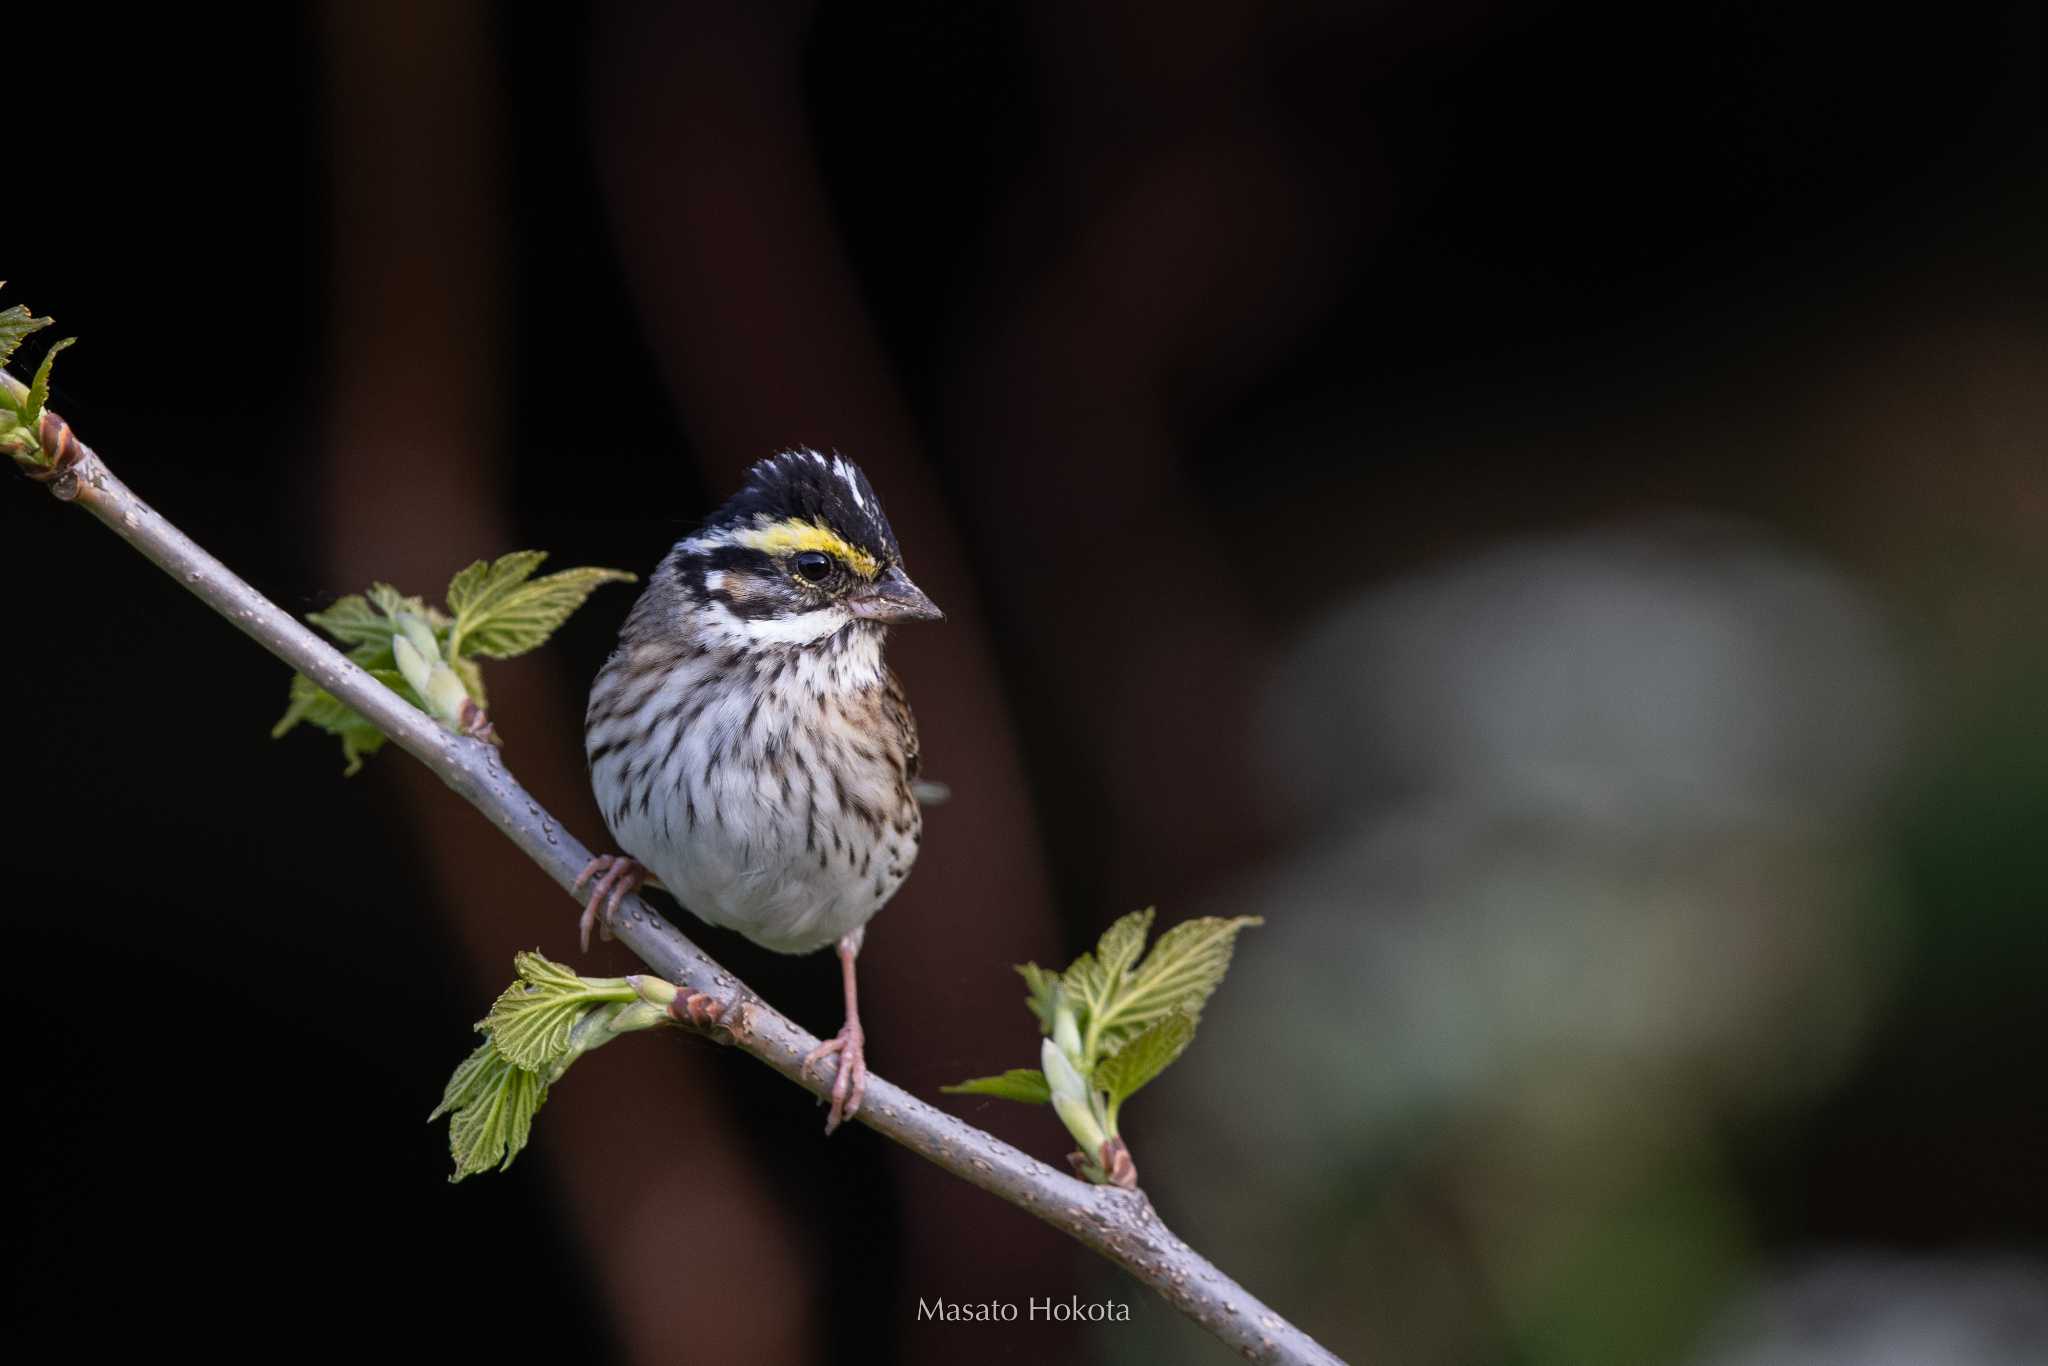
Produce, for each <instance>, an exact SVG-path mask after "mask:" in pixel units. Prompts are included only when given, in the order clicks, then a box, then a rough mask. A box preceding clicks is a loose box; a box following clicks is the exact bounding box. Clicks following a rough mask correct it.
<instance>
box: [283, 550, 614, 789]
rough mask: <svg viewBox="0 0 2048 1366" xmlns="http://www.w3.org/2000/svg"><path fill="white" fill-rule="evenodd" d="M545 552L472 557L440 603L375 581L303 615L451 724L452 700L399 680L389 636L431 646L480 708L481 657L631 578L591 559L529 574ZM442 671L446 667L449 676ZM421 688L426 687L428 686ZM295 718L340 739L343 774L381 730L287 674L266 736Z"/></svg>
mask: <svg viewBox="0 0 2048 1366" xmlns="http://www.w3.org/2000/svg"><path fill="white" fill-rule="evenodd" d="M546 559H547V552H546V551H544V550H518V551H514V552H513V553H511V554H509V555H501V556H499V557H498V559H496V560H495V561H485V560H478V561H477V562H476V563H474V564H472V565H470V566H469V567H468V568H466V569H464V570H462V571H461V572H460V573H458V574H457V575H456V576H455V577H454V579H452V580H451V581H450V582H449V584H448V597H447V608H446V610H445V611H444V610H442V609H440V608H436V607H430V606H428V605H427V603H426V602H425V600H424V599H422V598H419V597H408V596H406V595H404V594H402V593H400V592H399V591H398V590H397V589H396V588H393V587H392V586H391V585H390V584H386V583H378V584H372V585H371V586H370V590H369V592H367V593H351V594H349V595H348V596H347V597H345V598H342V599H341V600H340V601H338V602H336V603H335V604H334V605H333V606H331V607H329V608H327V609H326V610H324V611H319V612H312V613H309V614H308V615H307V617H306V620H307V621H309V622H311V623H312V624H313V625H315V626H317V627H319V628H320V629H321V630H323V631H325V632H327V634H328V635H330V636H332V637H334V639H335V640H336V641H338V642H339V643H340V644H341V645H342V646H343V647H344V648H345V649H346V650H347V652H348V657H349V658H350V659H352V660H354V661H355V662H356V663H357V664H359V665H361V666H362V667H363V668H364V669H365V670H367V671H368V672H369V673H370V675H371V676H372V677H374V678H375V679H376V680H377V681H378V682H380V683H382V684H383V685H384V686H385V687H387V688H390V689H391V690H392V691H393V692H396V693H397V694H398V695H399V696H400V697H403V698H404V699H405V700H406V701H407V702H410V703H411V704H412V705H413V706H415V707H418V708H420V709H421V710H422V711H426V712H428V713H430V714H432V715H435V716H439V717H440V718H441V719H442V720H443V721H444V722H446V723H447V724H449V725H451V726H453V725H455V724H456V717H455V716H454V715H453V714H451V712H452V709H451V708H449V707H447V706H445V705H440V704H441V703H443V702H444V701H445V699H444V698H443V697H441V696H439V695H430V696H423V695H422V688H421V687H416V686H414V683H413V682H412V681H411V680H409V679H408V677H407V675H406V672H405V670H404V668H402V667H401V665H402V663H405V662H408V661H402V660H401V659H400V657H399V647H398V645H397V641H398V640H400V639H405V640H407V641H408V643H409V644H428V645H430V646H431V647H432V650H431V653H432V658H431V659H429V660H427V661H425V664H426V667H427V668H428V669H430V670H433V671H434V673H433V677H436V678H439V679H440V681H441V682H444V683H447V684H448V688H449V690H451V691H453V692H455V693H456V694H457V695H458V696H462V697H467V698H468V699H469V700H470V701H471V702H472V703H474V704H475V708H476V710H477V711H478V712H479V713H480V712H481V711H482V709H483V708H485V707H486V706H488V705H489V702H488V698H487V696H486V693H485V691H484V675H483V667H482V665H481V663H480V661H482V660H486V659H512V658H514V657H515V656H518V655H523V654H525V653H526V652H527V651H529V650H532V649H535V648H537V647H539V646H540V645H542V644H543V643H545V642H546V641H547V639H548V637H549V636H551V635H553V634H554V633H555V631H556V630H557V629H558V628H560V626H561V625H562V623H563V622H565V621H567V620H568V619H569V617H570V615H571V614H572V613H573V612H575V611H576V609H577V608H579V607H581V606H582V605H583V603H584V601H585V599H587V598H589V596H590V595H591V593H593V592H594V591H596V589H597V588H598V587H599V586H600V585H602V584H606V583H631V582H633V581H634V580H633V575H631V574H628V573H626V572H624V571H623V570H618V569H593V568H579V569H564V570H560V571H559V572H557V573H553V574H547V575H543V576H542V577H540V578H537V579H536V578H534V577H533V574H534V571H535V570H537V569H539V568H540V565H541V562H542V561H544V560H546ZM408 619H410V622H411V623H412V629H411V630H410V631H408ZM422 627H423V628H424V632H422V629H421V628H422ZM429 635H430V636H431V639H428V638H427V637H428V636H429ZM441 670H446V671H447V672H448V673H449V674H452V675H453V679H452V681H451V680H449V679H448V678H446V677H445V676H442V675H441V673H440V671H441ZM428 691H429V692H430V693H432V692H433V690H432V689H431V687H429V689H428ZM300 722H305V723H306V724H308V725H312V726H315V727H317V728H318V729H320V730H324V731H326V732H327V733H328V734H329V735H332V736H335V737H336V738H337V739H339V740H340V741H341V753H342V758H343V760H344V761H345V763H346V765H347V767H346V768H345V769H344V770H343V771H344V772H345V773H349V774H353V773H355V772H356V771H357V770H359V769H360V768H361V767H362V766H363V759H364V758H365V757H366V756H368V755H371V754H374V753H376V752H377V751H378V750H379V749H381V748H382V747H383V745H384V734H383V732H382V731H380V730H378V729H377V728H376V727H375V726H374V725H372V724H371V723H370V722H369V721H368V720H367V719H365V718H364V717H363V716H362V715H361V714H360V713H358V712H357V711H355V710H354V709H353V708H351V707H350V706H349V705H348V704H347V703H345V702H343V701H342V700H341V699H339V698H337V697H336V696H334V694H332V693H330V692H328V691H327V690H326V689H325V688H322V687H321V686H320V685H319V684H317V683H315V682H314V681H313V680H312V679H310V678H307V677H306V676H305V675H304V674H294V675H293V676H292V682H291V693H290V699H289V702H288V704H287V705H286V707H285V713H284V715H283V716H282V717H280V718H279V719H278V722H277V724H276V725H275V726H273V727H271V730H270V733H271V736H272V737H273V738H275V737H277V736H281V735H284V734H285V733H286V732H288V731H290V730H292V729H293V728H294V727H296V726H297V725H299V723H300Z"/></svg>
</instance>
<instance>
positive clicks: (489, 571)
mask: <svg viewBox="0 0 2048 1366" xmlns="http://www.w3.org/2000/svg"><path fill="white" fill-rule="evenodd" d="M547 557H548V552H547V551H545V550H515V551H513V552H512V553H511V554H509V555H500V556H499V557H498V558H497V560H496V562H495V563H489V564H487V563H485V562H484V561H482V560H478V561H477V562H476V563H475V564H473V565H471V566H469V567H468V568H467V569H464V570H463V571H461V572H460V573H458V574H457V575H456V576H455V577H454V578H453V579H451V580H449V582H448V610H449V611H451V612H453V613H454V614H455V617H456V619H457V620H458V621H459V620H461V619H462V618H463V617H464V616H466V615H469V614H472V613H476V612H488V611H489V610H490V609H491V608H492V607H493V606H495V605H496V604H497V603H499V602H501V601H503V600H504V598H505V595H506V594H508V593H510V592H512V591H513V590H514V589H516V588H518V587H519V585H520V584H522V583H525V582H526V581H527V580H528V579H530V578H532V577H533V571H534V570H536V569H538V568H540V566H541V562H542V561H543V560H545V559H547Z"/></svg>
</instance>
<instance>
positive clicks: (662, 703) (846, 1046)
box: [585, 451, 939, 1126]
mask: <svg viewBox="0 0 2048 1366" xmlns="http://www.w3.org/2000/svg"><path fill="white" fill-rule="evenodd" d="M938 615H939V613H938V609H937V608H936V607H935V606H933V605H932V603H931V601H930V599H928V598H926V597H925V595H924V594H923V593H922V592H920V591H919V590H918V589H917V587H916V586H915V585H914V584H912V583H911V582H910V580H909V578H908V577H906V576H905V574H904V572H903V568H902V555H901V552H900V550H899V549H898V547H897V544H896V538H895V535H894V533H893V532H892V531H891V530H890V528H889V523H888V519H887V517H886V516H885V515H884V513H883V511H882V506H881V503H880V500H879V499H877V498H876V497H875V493H874V490H873V488H871V487H870V486H869V484H868V481H867V479H866V477H865V476H864V475H863V474H862V473H861V472H860V470H859V468H858V467H857V466H855V465H854V464H853V463H852V462H850V461H848V460H846V459H844V458H843V457H840V456H837V455H833V456H825V455H820V454H818V453H816V452H813V451H791V452H786V453H784V454H782V455H779V456H776V457H774V458H773V459H770V460H764V461H762V462H760V463H759V464H757V465H755V466H754V468H753V469H752V470H751V471H750V472H749V474H748V476H747V482H746V485H745V487H744V488H743V489H742V490H741V491H740V492H739V493H738V494H737V495H736V496H735V497H734V498H733V499H732V500H731V501H730V502H728V503H727V504H726V505H725V506H724V507H723V508H721V509H720V510H719V511H718V512H717V513H716V514H715V515H714V516H713V517H712V518H711V519H710V520H709V521H708V522H707V523H706V524H705V525H704V527H703V528H702V529H701V530H699V531H697V532H696V533H695V534H693V535H691V536H690V537H688V538H686V539H685V540H683V541H681V542H679V543H678V544H677V545H676V546H675V547H674V549H672V550H671V551H670V552H669V554H668V556H667V558H666V559H664V560H663V561H662V563H661V567H660V568H659V569H657V570H656V571H655V573H654V575H653V577H652V579H651V580H650V582H649V583H648V586H647V589H646V591H645V592H644V593H642V595H641V597H640V600H639V601H638V602H637V603H636V604H635V605H634V607H633V610H632V612H631V613H630V614H629V615H628V616H627V618H626V623H625V626H624V627H623V628H622V629H621V631H620V633H619V646H618V649H617V650H615V651H614V652H613V654H612V656H611V658H610V659H609V660H607V661H606V663H605V666H604V668H603V669H602V670H601V671H600V672H599V674H598V676H597V680H596V682H595V684H594V685H593V686H592V688H591V693H590V707H589V711H588V713H587V717H586V724H585V750H586V753H587V755H588V757H589V760H590V774H591V783H592V785H593V787H594V789H595V791H596V794H597V800H598V805H599V806H600V808H601V809H602V811H603V814H604V819H605V823H606V825H607V826H609V828H610V829H611V832H612V836H613V838H614V839H616V840H617V841H618V844H619V847H620V848H621V849H623V850H624V851H625V853H626V854H627V855H629V856H630V861H629V860H612V859H606V860H599V865H602V871H603V873H604V877H603V878H602V879H601V882H600V887H599V891H598V893H597V895H596V896H594V897H593V899H592V903H591V910H590V913H589V914H588V915H587V916H586V920H585V929H586V933H587V931H588V928H589V925H590V924H591V923H592V921H593V920H597V919H601V916H600V915H599V911H600V907H599V902H600V901H605V902H608V903H609V904H610V905H611V906H616V903H617V899H618V897H619V896H621V895H623V890H624V888H625V887H627V886H631V885H634V884H636V883H637V882H639V881H641V880H644V879H645V878H646V877H647V876H648V875H650V874H651V876H652V877H654V878H658V879H659V880H660V882H661V884H662V886H663V887H664V888H665V889H666V890H668V891H669V892H671V893H672V894H673V895H674V896H675V897H676V899H677V900H678V901H679V902H681V904H682V905H684V906H685V907H687V908H689V910H691V911H692V912H694V913H695V914H696V915H697V916H699V917H700V918H702V919H703V920H705V921H708V922H709V923H711V924H713V925H720V926H724V927H726V928H728V929H733V930H737V931H739V932H740V933H741V934H744V935H745V936H747V937H748V938H749V939H752V940H753V941H754V942H756V943H758V944H762V945H764V946H766V947H768V948H771V949H776V950H779V951H781V952H784V953H808V952H811V951H813V950H815V949H819V948H822V947H824V946H825V945H827V944H832V943H835V942H836V943H838V944H839V945H840V952H841V958H842V960H843V962H844V964H845V973H846V984H847V995H848V1000H847V1008H848V1022H847V1029H846V1030H843V1031H842V1032H841V1035H840V1037H839V1038H838V1039H836V1040H834V1041H832V1042H831V1043H828V1044H827V1045H825V1046H824V1048H823V1049H822V1050H821V1052H837V1053H839V1054H840V1058H841V1063H840V1068H839V1077H838V1079H837V1083H838V1084H835V1088H834V1090H835V1095H834V1116H833V1120H832V1124H833V1125H834V1126H836V1124H837V1123H838V1122H839V1120H840V1119H841V1118H843V1117H845V1116H846V1115H850V1114H851V1113H853V1111H854V1110H856V1109H857V1108H858V1089H859V1086H860V1084H861V1081H862V1078H861V1077H860V1076H859V1075H850V1074H857V1073H859V1072H861V1071H863V1070H864V1064H863V1063H862V1061H861V1059H860V1038H859V1035H860V1031H859V1022H858V1013H857V1010H856V1009H855V1003H854V999H853V989H852V984H853V977H852V971H853V969H852V963H853V955H854V954H855V953H857V952H858V950H859V947H860V940H861V935H862V931H863V927H864V926H865V925H866V924H867V922H868V920H869V919H870V918H871V917H872V916H873V915H874V914H875V912H877V911H879V910H880V909H881V908H882V906H883V905H884V904H885V903H886V902H887V901H888V900H889V898H890V897H891V896H892V895H894V894H895V892H896V889H897V888H898V887H900V886H901V885H902V883H903V880H904V878H905V877H907V876H908V875H909V872H910V867H911V864H912V863H913V862H914V861H915V859H916V857H917V848H918V843H919V840H920V839H921V837H922V818H921V815H920V812H919V809H918V804H917V800H916V797H915V796H914V795H913V793H912V789H911V784H912V782H913V780H914V779H915V778H916V776H917V772H918V748H917V726H916V722H915V721H914V720H913V719H912V717H911V713H910V706H909V703H908V702H907V701H906V700H905V698H904V694H903V688H902V684H901V683H900V682H899V681H898V680H897V678H896V676H895V675H894V674H893V673H892V672H891V671H890V670H889V668H888V666H887V665H886V664H884V663H883V662H882V643H883V637H884V635H885V634H886V631H887V629H888V626H889V624H891V623H893V622H900V621H911V620H925V619H932V618H936V617H937V616H938ZM634 863H637V865H638V867H635V866H633V865H634ZM596 870H597V868H596V867H595V866H594V868H593V870H592V871H596ZM849 1036H850V1037H849ZM849 1063H851V1064H852V1066H849V1065H848V1064H849ZM842 1090H845V1091H850V1092H851V1093H852V1094H851V1095H844V1094H841V1092H842Z"/></svg>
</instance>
